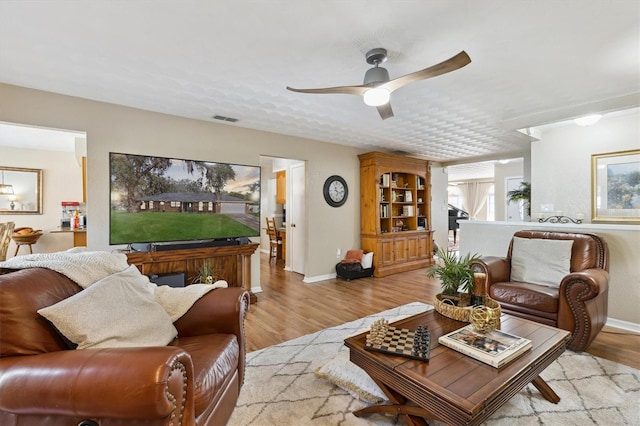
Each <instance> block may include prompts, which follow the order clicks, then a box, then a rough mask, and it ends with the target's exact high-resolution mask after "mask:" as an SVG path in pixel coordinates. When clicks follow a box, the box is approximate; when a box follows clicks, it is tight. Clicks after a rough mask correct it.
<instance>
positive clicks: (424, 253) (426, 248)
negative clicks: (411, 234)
mask: <svg viewBox="0 0 640 426" xmlns="http://www.w3.org/2000/svg"><path fill="white" fill-rule="evenodd" d="M432 250H433V249H432V248H431V237H430V236H429V235H420V236H419V237H418V257H419V258H420V259H430V258H431V252H432Z"/></svg>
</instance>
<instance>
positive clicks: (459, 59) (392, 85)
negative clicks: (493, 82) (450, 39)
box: [379, 50, 471, 92]
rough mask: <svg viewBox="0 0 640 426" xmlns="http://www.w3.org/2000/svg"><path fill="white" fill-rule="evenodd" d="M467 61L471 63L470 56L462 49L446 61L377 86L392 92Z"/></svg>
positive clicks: (462, 65) (459, 66)
mask: <svg viewBox="0 0 640 426" xmlns="http://www.w3.org/2000/svg"><path fill="white" fill-rule="evenodd" d="M469 63H471V58H469V55H467V52H465V51H464V50H463V51H462V52H460V53H458V54H457V55H455V56H454V57H452V58H449V59H447V60H446V61H443V62H440V63H439V64H436V65H433V66H430V67H428V68H425V69H423V70H420V71H416V72H413V73H411V74H407V75H403V76H402V77H398V78H394V79H393V80H390V81H388V82H386V83H384V84H381V85H380V86H379V87H384V88H385V89H388V90H389V91H390V92H393V91H394V90H396V89H399V88H401V87H402V86H405V85H407V84H409V83H413V82H414V81H420V80H425V79H427V78H431V77H436V76H439V75H442V74H446V73H448V72H451V71H455V70H457V69H459V68H462V67H464V66H465V65H468V64H469Z"/></svg>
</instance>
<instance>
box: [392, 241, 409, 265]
mask: <svg viewBox="0 0 640 426" xmlns="http://www.w3.org/2000/svg"><path fill="white" fill-rule="evenodd" d="M393 246H394V247H393V248H394V250H393V255H394V257H395V263H403V262H406V261H407V254H408V253H407V252H408V245H407V237H396V238H395V240H394V244H393Z"/></svg>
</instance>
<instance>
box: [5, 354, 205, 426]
mask: <svg viewBox="0 0 640 426" xmlns="http://www.w3.org/2000/svg"><path fill="white" fill-rule="evenodd" d="M141 360H144V362H140V361H141ZM193 374H194V373H193V364H192V362H191V358H190V357H189V355H188V354H187V353H186V352H185V351H184V350H182V349H180V348H175V347H136V348H108V349H85V350H66V351H59V352H49V353H45V354H40V355H30V356H15V357H5V358H1V359H0V388H2V392H1V393H0V410H2V411H6V412H9V413H14V414H40V415H64V416H78V417H88V418H112V419H141V418H148V419H152V418H155V419H165V418H166V419H168V418H169V417H171V415H172V414H174V415H175V417H178V416H180V413H181V412H182V411H183V410H184V412H185V415H186V414H191V415H193V410H194V408H193V398H192V397H189V394H192V393H193Z"/></svg>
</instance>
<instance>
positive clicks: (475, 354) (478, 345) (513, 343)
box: [438, 324, 531, 368]
mask: <svg viewBox="0 0 640 426" xmlns="http://www.w3.org/2000/svg"><path fill="white" fill-rule="evenodd" d="M438 342H439V343H440V344H441V345H444V346H447V347H449V348H451V349H455V350H456V351H458V352H461V353H463V354H465V355H468V356H470V357H472V358H475V359H477V360H478V361H482V362H484V363H485V364H489V365H491V366H493V367H496V368H500V367H502V366H503V365H505V364H507V363H508V362H510V361H511V360H513V359H514V358H517V357H518V356H520V355H522V354H523V353H524V352H526V351H528V350H529V349H531V340H529V339H525V338H523V337H518V336H514V335H513V334H509V333H505V332H504V331H500V330H494V331H491V332H488V333H479V332H477V331H475V330H474V329H473V326H472V325H471V324H469V325H467V326H465V327H462V328H461V329H458V330H456V331H453V332H451V333H449V334H446V335H444V336H441V337H440V338H439V339H438Z"/></svg>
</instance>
